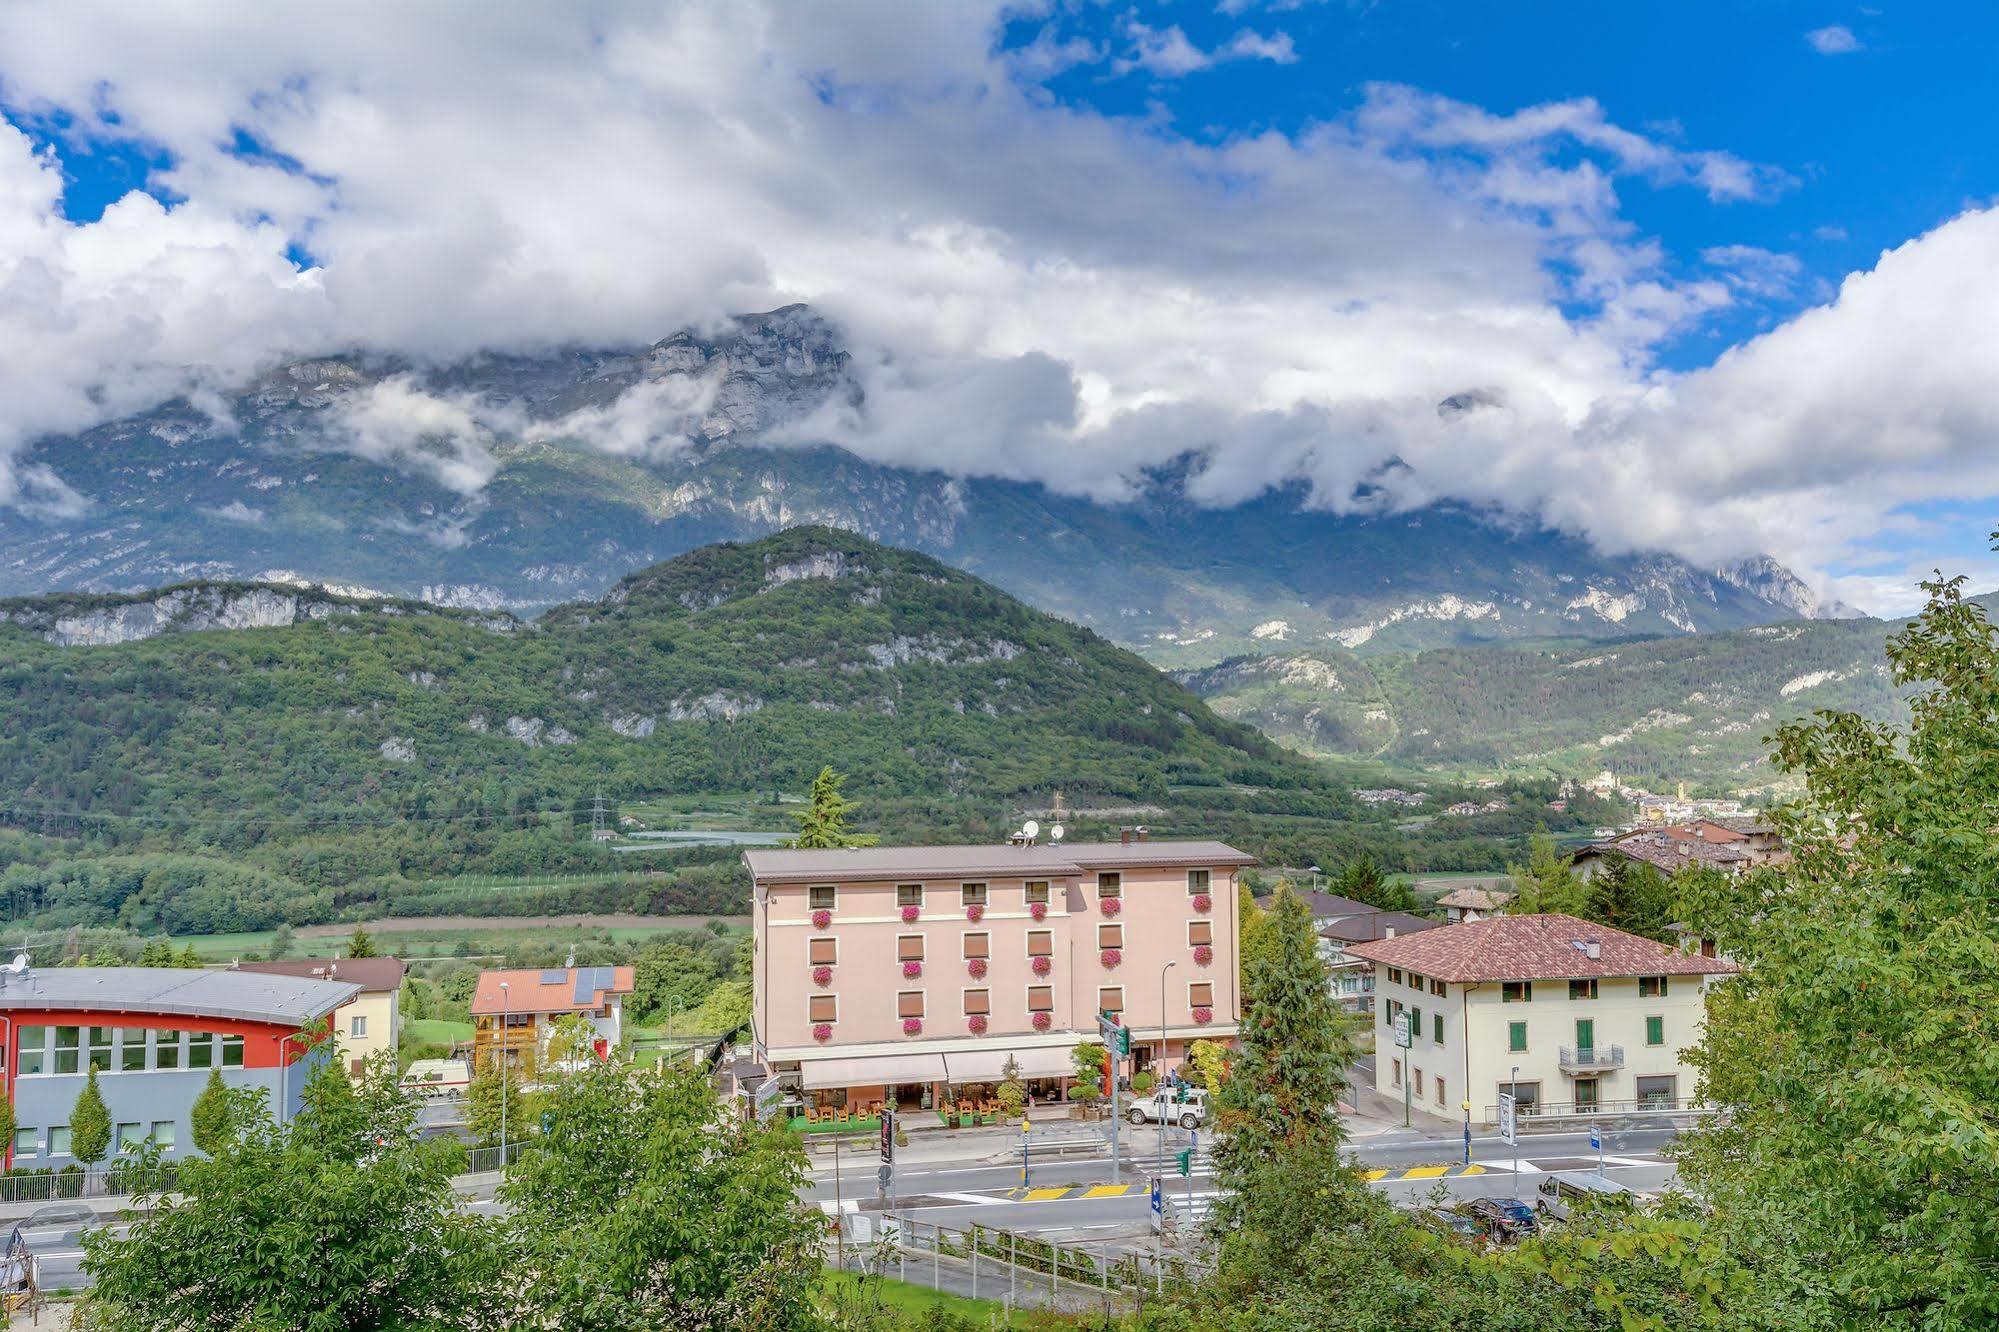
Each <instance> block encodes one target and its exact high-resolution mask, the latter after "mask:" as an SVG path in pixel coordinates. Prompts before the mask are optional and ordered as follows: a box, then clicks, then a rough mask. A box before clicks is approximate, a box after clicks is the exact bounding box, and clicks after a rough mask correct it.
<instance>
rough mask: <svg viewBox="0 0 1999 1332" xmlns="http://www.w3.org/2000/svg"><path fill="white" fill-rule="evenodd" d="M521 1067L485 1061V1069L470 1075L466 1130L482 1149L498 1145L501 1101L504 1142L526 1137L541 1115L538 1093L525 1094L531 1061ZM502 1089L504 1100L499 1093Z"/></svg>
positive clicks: (499, 1060)
mask: <svg viewBox="0 0 1999 1332" xmlns="http://www.w3.org/2000/svg"><path fill="white" fill-rule="evenodd" d="M527 1053H528V1052H527V1051H526V1050H522V1051H521V1054H522V1055H523V1056H524V1062H523V1064H522V1065H521V1066H518V1067H517V1066H515V1065H512V1064H508V1063H506V1062H505V1061H503V1060H501V1059H499V1058H492V1059H490V1060H488V1062H487V1064H486V1066H485V1067H484V1068H482V1069H480V1070H479V1071H478V1072H477V1073H474V1074H473V1075H472V1082H471V1084H470V1085H469V1086H467V1087H466V1089H465V1128H466V1130H467V1131H468V1132H470V1133H471V1135H472V1140H473V1141H474V1142H475V1143H477V1144H478V1145H479V1146H481V1147H498V1146H499V1145H500V1118H501V1116H500V1111H501V1107H502V1103H503V1102H504V1105H505V1109H506V1129H507V1141H508V1142H518V1141H519V1140H521V1139H522V1138H525V1137H526V1136H528V1130H529V1129H530V1128H531V1127H532V1126H533V1125H534V1123H535V1122H536V1120H537V1118H538V1117H539V1114H540V1107H541V1097H540V1095H539V1093H535V1092H528V1091H524V1090H523V1087H524V1084H525V1083H526V1082H527V1081H528V1080H529V1079H530V1078H532V1077H533V1076H534V1074H533V1067H532V1065H533V1061H532V1060H529V1059H525V1056H526V1055H527ZM503 1090H504V1093H505V1094H504V1097H503V1096H502V1091H503Z"/></svg>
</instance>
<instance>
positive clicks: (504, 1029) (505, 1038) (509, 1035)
mask: <svg viewBox="0 0 1999 1332" xmlns="http://www.w3.org/2000/svg"><path fill="white" fill-rule="evenodd" d="M511 999H512V996H511V995H510V994H509V993H508V992H507V983H506V982H505V981H501V982H500V1054H499V1058H500V1172H501V1173H502V1174H505V1173H506V1169H507V1082H508V1080H509V1079H510V1078H511V1077H512V1071H511V1070H510V1069H509V1068H508V1067H507V1045H508V1043H509V1042H510V1041H512V1040H513V1032H512V1030H511V1026H510V1024H509V1022H508V1020H507V1019H508V1017H509V1016H510V1014H511V1009H510V1008H509V1006H508V1005H509V1003H510V1001H511Z"/></svg>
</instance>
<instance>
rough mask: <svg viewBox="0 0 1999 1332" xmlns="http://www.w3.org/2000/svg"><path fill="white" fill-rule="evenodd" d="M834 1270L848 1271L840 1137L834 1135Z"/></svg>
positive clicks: (845, 1210)
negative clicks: (841, 1187) (841, 1186)
mask: <svg viewBox="0 0 1999 1332" xmlns="http://www.w3.org/2000/svg"><path fill="white" fill-rule="evenodd" d="M833 1270H834V1271H836V1272H844V1271H846V1270H847V1209H846V1207H845V1206H843V1205H842V1204H841V1201H840V1135H839V1134H837V1133H836V1134H834V1135H833Z"/></svg>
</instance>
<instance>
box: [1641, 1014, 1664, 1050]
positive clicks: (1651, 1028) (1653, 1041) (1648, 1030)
mask: <svg viewBox="0 0 1999 1332" xmlns="http://www.w3.org/2000/svg"><path fill="white" fill-rule="evenodd" d="M1665 1043H1666V1019H1665V1018H1663V1017H1648V1018H1646V1019H1645V1044H1647V1045H1664V1044H1665Z"/></svg>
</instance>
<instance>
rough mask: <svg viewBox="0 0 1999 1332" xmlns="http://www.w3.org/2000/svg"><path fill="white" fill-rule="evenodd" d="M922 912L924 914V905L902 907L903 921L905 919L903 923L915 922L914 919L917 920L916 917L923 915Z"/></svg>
mask: <svg viewBox="0 0 1999 1332" xmlns="http://www.w3.org/2000/svg"><path fill="white" fill-rule="evenodd" d="M922 914H923V908H922V907H920V906H906V907H904V908H903V909H902V921H903V924H905V925H907V924H910V923H912V922H914V921H915V919H916V918H917V917H918V916H920V915H922Z"/></svg>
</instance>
